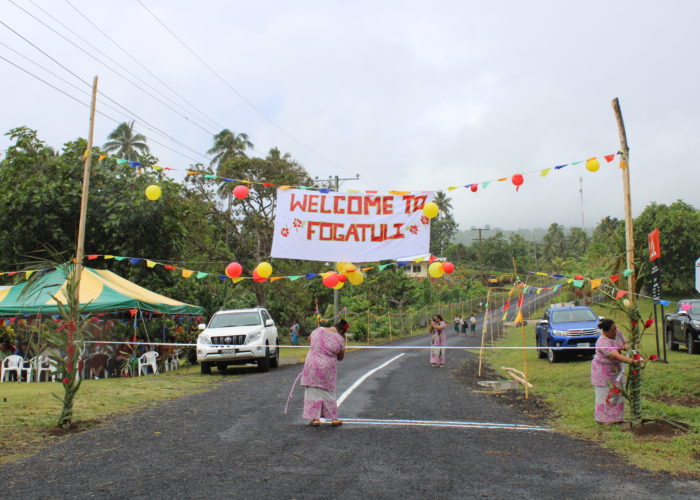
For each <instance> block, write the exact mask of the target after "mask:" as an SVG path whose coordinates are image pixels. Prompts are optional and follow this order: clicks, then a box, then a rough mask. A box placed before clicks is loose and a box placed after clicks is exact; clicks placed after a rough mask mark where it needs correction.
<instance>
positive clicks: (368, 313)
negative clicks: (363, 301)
mask: <svg viewBox="0 0 700 500" xmlns="http://www.w3.org/2000/svg"><path fill="white" fill-rule="evenodd" d="M369 315H370V312H369V311H367V345H369Z"/></svg>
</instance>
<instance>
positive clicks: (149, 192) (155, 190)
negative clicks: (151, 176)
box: [146, 184, 160, 201]
mask: <svg viewBox="0 0 700 500" xmlns="http://www.w3.org/2000/svg"><path fill="white" fill-rule="evenodd" d="M146 198H148V199H149V200H152V201H155V200H157V199H158V198H160V187H158V186H156V185H155V184H151V185H150V186H148V187H147V188H146Z"/></svg>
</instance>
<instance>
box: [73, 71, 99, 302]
mask: <svg viewBox="0 0 700 500" xmlns="http://www.w3.org/2000/svg"><path fill="white" fill-rule="evenodd" d="M96 102H97V76H95V78H94V79H93V81H92V100H91V101H90V126H89V128H88V137H87V148H86V149H85V154H84V155H83V192H82V194H81V196H80V219H79V220H78V245H77V248H76V251H75V266H73V282H74V283H75V302H76V304H80V286H79V283H80V275H81V273H82V271H83V258H84V257H85V222H86V221H87V203H88V193H89V191H90V167H91V166H92V138H93V133H94V130H95V105H96Z"/></svg>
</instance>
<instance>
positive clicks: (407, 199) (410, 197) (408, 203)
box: [403, 194, 415, 214]
mask: <svg viewBox="0 0 700 500" xmlns="http://www.w3.org/2000/svg"><path fill="white" fill-rule="evenodd" d="M413 198H415V196H413V195H412V194H407V195H405V196H403V201H405V202H406V209H405V210H404V213H405V214H410V213H411V202H412V201H413Z"/></svg>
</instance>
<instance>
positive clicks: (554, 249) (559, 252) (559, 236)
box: [542, 222, 566, 263]
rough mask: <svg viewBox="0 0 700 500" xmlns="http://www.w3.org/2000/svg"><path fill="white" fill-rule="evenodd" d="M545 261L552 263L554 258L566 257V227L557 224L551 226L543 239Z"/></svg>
mask: <svg viewBox="0 0 700 500" xmlns="http://www.w3.org/2000/svg"><path fill="white" fill-rule="evenodd" d="M542 243H543V246H544V259H545V260H546V261H547V262H550V263H551V262H552V260H553V259H554V257H562V258H563V257H566V235H565V234H564V227H563V226H562V225H561V224H557V223H556V222H555V223H553V224H552V225H550V226H549V229H548V230H547V234H545V235H544V238H543V239H542Z"/></svg>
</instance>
